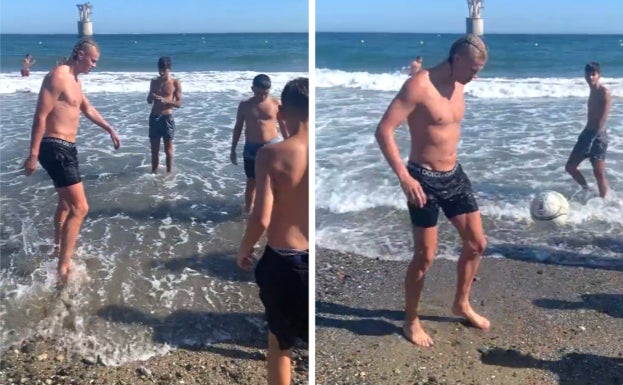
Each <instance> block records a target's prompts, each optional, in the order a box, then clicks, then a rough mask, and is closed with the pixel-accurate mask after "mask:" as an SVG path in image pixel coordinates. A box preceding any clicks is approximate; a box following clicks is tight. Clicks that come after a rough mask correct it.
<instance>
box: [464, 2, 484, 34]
mask: <svg viewBox="0 0 623 385" xmlns="http://www.w3.org/2000/svg"><path fill="white" fill-rule="evenodd" d="M483 2H484V0H467V8H468V9H469V16H468V17H467V18H466V19H465V27H466V32H467V33H468V34H470V33H471V34H474V35H477V36H482V35H483V34H484V33H485V23H484V20H483V19H482V9H483V8H484V6H483V5H482V3H483Z"/></svg>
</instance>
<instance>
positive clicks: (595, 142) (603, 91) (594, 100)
mask: <svg viewBox="0 0 623 385" xmlns="http://www.w3.org/2000/svg"><path fill="white" fill-rule="evenodd" d="M600 77H601V69H600V67H599V63H597V62H590V63H588V64H586V66H584V79H586V82H587V83H588V87H589V88H590V90H591V92H590V95H589V97H588V118H587V122H586V126H585V127H584V130H583V131H582V132H581V133H580V136H579V137H578V141H577V142H576V144H575V146H574V147H573V150H571V155H569V160H567V164H566V165H565V170H566V171H567V172H568V173H569V174H570V175H571V177H572V178H573V179H574V180H575V181H576V182H578V183H579V184H580V186H582V187H583V188H584V189H588V183H586V179H584V176H583V175H582V173H581V172H580V170H578V166H579V165H580V163H582V162H583V161H584V160H585V159H586V158H589V159H590V161H591V164H592V166H593V175H595V179H596V181H597V187H598V188H599V196H600V197H602V198H603V197H605V196H606V193H607V192H608V184H607V182H606V173H605V164H606V150H607V149H608V133H607V132H606V120H607V119H608V113H609V112H610V107H611V106H612V97H611V95H610V91H608V89H607V88H606V87H604V86H603V85H601V83H600V82H599V79H600Z"/></svg>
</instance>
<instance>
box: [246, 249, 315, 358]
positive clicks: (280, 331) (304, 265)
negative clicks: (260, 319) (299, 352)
mask: <svg viewBox="0 0 623 385" xmlns="http://www.w3.org/2000/svg"><path fill="white" fill-rule="evenodd" d="M255 281H256V282H257V285H258V286H259V287H260V299H261V300H262V303H263V304H264V308H265V309H266V319H267V321H268V328H269V329H270V331H271V333H273V334H274V335H275V336H276V337H277V340H278V341H279V348H280V349H281V350H287V349H292V347H294V344H295V342H296V340H297V339H298V338H300V339H301V340H303V341H306V342H307V341H308V333H309V307H308V306H309V305H308V298H309V282H308V281H309V253H308V251H294V252H284V251H282V250H279V252H278V251H275V250H274V249H273V248H271V247H270V246H266V249H265V250H264V255H263V256H262V259H260V261H259V262H258V264H257V267H256V269H255Z"/></svg>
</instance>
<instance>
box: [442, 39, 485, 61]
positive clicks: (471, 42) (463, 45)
mask: <svg viewBox="0 0 623 385" xmlns="http://www.w3.org/2000/svg"><path fill="white" fill-rule="evenodd" d="M466 53H471V54H474V57H477V58H479V59H483V60H487V58H488V57H489V55H488V53H487V46H486V45H485V42H484V41H482V39H481V38H479V37H478V36H476V35H473V34H469V35H465V36H463V37H461V38H459V39H458V40H456V41H455V42H454V43H452V46H451V47H450V53H449V54H448V61H449V62H450V63H452V59H453V58H454V55H457V54H458V55H464V54H466Z"/></svg>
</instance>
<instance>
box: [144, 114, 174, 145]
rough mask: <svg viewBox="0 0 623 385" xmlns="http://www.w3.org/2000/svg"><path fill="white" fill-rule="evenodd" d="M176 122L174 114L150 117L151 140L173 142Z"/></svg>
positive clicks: (152, 115)
mask: <svg viewBox="0 0 623 385" xmlns="http://www.w3.org/2000/svg"><path fill="white" fill-rule="evenodd" d="M174 135H175V120H174V119H173V115H172V114H165V115H154V114H151V115H149V139H160V138H163V139H164V140H167V141H169V140H173V136H174Z"/></svg>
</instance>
